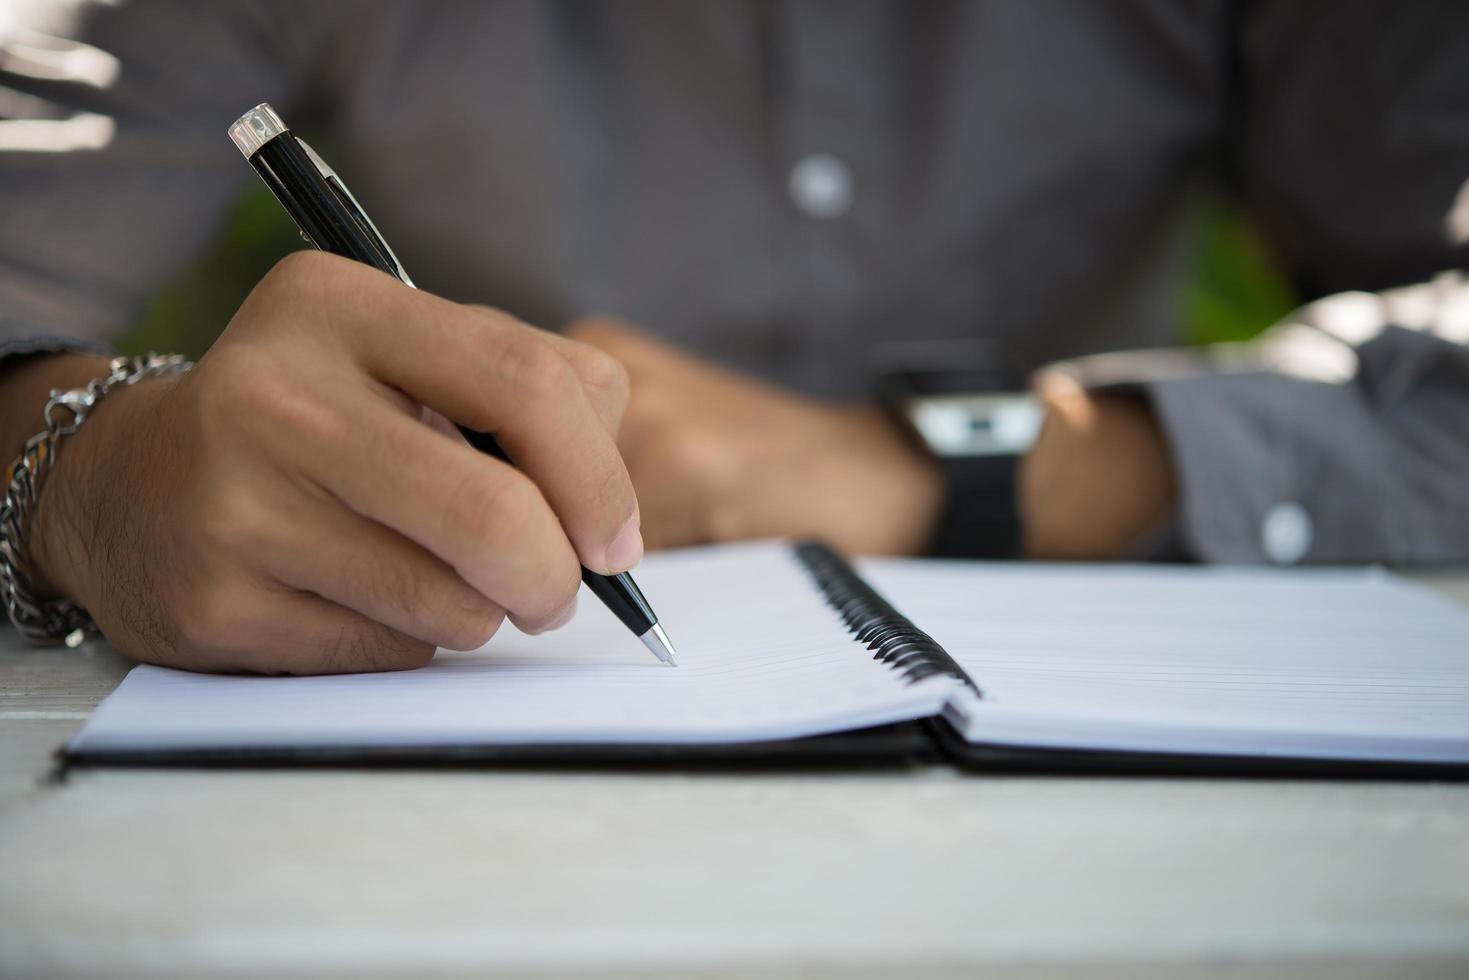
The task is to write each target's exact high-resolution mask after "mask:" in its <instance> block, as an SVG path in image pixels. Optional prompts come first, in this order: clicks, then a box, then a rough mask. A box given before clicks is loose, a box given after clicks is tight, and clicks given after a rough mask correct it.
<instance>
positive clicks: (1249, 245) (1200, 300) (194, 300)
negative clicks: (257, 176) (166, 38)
mask: <svg viewBox="0 0 1469 980" xmlns="http://www.w3.org/2000/svg"><path fill="white" fill-rule="evenodd" d="M251 184H252V186H251V187H250V190H249V192H248V193H246V195H245V196H244V197H243V198H242V199H241V200H240V202H239V204H238V205H237V207H236V208H235V210H234V212H233V214H232V215H231V216H230V219H229V222H228V224H227V225H226V228H225V230H224V233H223V235H222V236H221V237H220V239H219V240H218V241H217V242H216V243H215V246H214V248H213V249H211V250H210V251H209V253H208V254H207V255H206V256H205V257H204V258H203V259H201V260H200V261H199V262H198V263H197V264H195V265H193V266H192V267H190V268H189V269H188V270H187V271H185V272H184V273H183V274H181V275H180V276H179V277H178V278H177V279H176V280H175V281H174V282H173V283H171V284H170V285H169V287H168V288H167V289H165V290H163V291H162V292H161V293H159V294H158V295H157V296H156V297H155V298H154V299H153V301H152V302H151V303H150V304H149V305H148V307H147V308H146V309H145V311H144V312H143V315H142V316H141V318H140V319H139V321H138V322H137V324H135V325H134V326H133V328H132V329H131V330H130V331H129V332H128V334H127V336H126V337H125V338H124V339H123V340H122V341H121V342H120V343H119V348H120V349H121V350H122V351H123V352H124V353H129V354H132V353H138V354H141V353H143V352H145V351H148V350H168V351H178V352H180V353H184V354H187V355H189V356H190V357H198V356H199V355H200V354H202V353H203V352H204V347H205V346H207V344H208V342H209V338H210V337H212V336H213V335H214V334H215V333H217V332H218V331H219V330H220V329H223V327H224V325H225V324H226V323H228V322H229V319H230V317H231V316H233V315H234V312H235V310H236V309H237V308H238V307H239V305H240V302H241V300H243V299H244V298H245V295H246V294H247V293H248V292H249V291H250V288H251V287H252V286H253V285H254V284H255V283H256V282H257V281H259V279H260V277H261V276H262V275H264V274H265V271H266V270H267V269H269V268H270V267H271V266H272V265H274V264H275V262H276V261H277V260H278V259H280V257H281V256H282V255H284V254H286V253H287V252H289V251H293V250H296V249H300V248H303V247H305V245H304V243H303V242H302V241H301V238H300V237H299V236H298V235H297V233H296V229H295V226H294V225H292V224H291V222H290V220H289V219H288V218H287V217H286V216H285V214H284V213H283V212H282V211H281V209H280V207H279V206H278V205H277V204H276V203H275V202H274V201H272V200H271V198H270V192H269V191H268V190H266V189H265V187H264V186H263V185H260V184H258V183H256V182H253V181H252V182H251ZM1194 224H1195V230H1194V256H1193V259H1192V261H1191V263H1190V264H1189V270H1190V272H1189V281H1188V282H1187V283H1186V284H1185V287H1184V290H1183V294H1182V295H1183V302H1182V307H1181V317H1180V323H1179V331H1180V336H1179V339H1180V340H1181V341H1182V342H1184V343H1188V344H1208V343H1216V342H1220V341H1231V340H1248V339H1249V338H1251V337H1253V336H1255V335H1256V334H1257V333H1259V332H1260V331H1261V330H1263V329H1265V328H1266V327H1267V326H1269V325H1270V324H1271V323H1273V322H1275V321H1276V320H1278V319H1279V318H1280V317H1282V316H1284V315H1285V314H1286V313H1289V312H1290V311H1291V310H1292V309H1294V308H1295V307H1296V305H1298V298H1297V296H1296V294H1295V292H1294V291H1293V290H1292V288H1291V285H1290V283H1289V281H1288V280H1287V278H1286V277H1285V275H1284V274H1283V272H1282V271H1281V269H1280V266H1279V263H1278V262H1277V260H1276V258H1275V256H1274V255H1273V254H1272V252H1271V249H1270V247H1269V245H1268V244H1267V243H1266V242H1265V241H1264V240H1263V238H1262V237H1261V236H1260V235H1259V234H1258V233H1257V232H1256V230H1255V228H1254V226H1253V225H1252V223H1251V222H1250V220H1249V218H1248V216H1247V215H1246V214H1244V213H1243V212H1242V211H1240V210H1238V209H1237V208H1235V207H1233V206H1231V205H1230V204H1228V203H1227V201H1226V199H1225V198H1223V197H1222V196H1220V197H1207V198H1205V199H1204V200H1203V201H1202V202H1201V203H1200V205H1199V206H1198V211H1197V214H1196V216H1195V219H1194ZM408 261H409V262H411V259H409V260H408ZM199 324H206V325H208V326H207V327H206V328H205V329H203V330H201V329H200V328H199V326H198V325H199ZM541 325H542V326H557V325H556V324H541Z"/></svg>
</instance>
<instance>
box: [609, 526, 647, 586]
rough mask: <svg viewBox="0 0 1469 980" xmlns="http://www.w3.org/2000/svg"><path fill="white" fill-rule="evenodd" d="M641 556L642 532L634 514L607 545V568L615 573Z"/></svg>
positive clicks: (626, 567) (622, 570) (629, 566)
mask: <svg viewBox="0 0 1469 980" xmlns="http://www.w3.org/2000/svg"><path fill="white" fill-rule="evenodd" d="M642 558H643V534H642V531H640V530H639V529H638V519H637V517H636V516H634V517H630V518H628V520H627V523H626V524H624V525H622V530H620V531H618V532H617V537H615V538H613V539H612V543H611V544H610V545H608V546H607V569H608V571H610V572H612V573H613V574H616V573H617V572H625V571H627V570H628V569H629V568H632V567H633V566H634V565H636V564H637V563H638V562H639V561H642Z"/></svg>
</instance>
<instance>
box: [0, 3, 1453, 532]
mask: <svg viewBox="0 0 1469 980" xmlns="http://www.w3.org/2000/svg"><path fill="white" fill-rule="evenodd" d="M261 101H270V102H272V103H273V104H275V106H276V107H277V108H278V109H279V110H281V112H282V114H283V115H284V116H285V118H286V119H287V120H288V121H290V122H291V123H292V124H293V125H295V126H297V127H298V128H306V127H309V128H313V129H315V130H316V131H318V132H321V133H322V134H324V136H325V139H326V142H327V143H328V145H329V147H330V151H329V152H330V158H331V159H332V161H333V163H334V165H335V166H336V167H337V169H338V170H339V171H340V172H341V173H342V174H343V176H344V177H345V178H346V179H347V180H348V182H349V183H351V185H352V186H353V189H354V191H355V192H356V194H357V196H358V197H359V198H361V199H362V200H363V201H364V202H365V203H366V204H367V205H368V207H369V209H370V211H371V212H372V214H373V217H374V219H375V220H376V221H377V223H378V224H379V225H380V226H381V227H382V229H383V232H384V234H385V235H386V237H387V238H388V240H389V241H391V242H393V244H394V247H395V249H396V250H397V251H398V253H399V255H400V257H402V258H403V260H404V262H405V264H406V265H407V266H408V268H409V269H410V270H411V271H412V274H413V276H414V278H415V279H416V280H417V282H418V283H419V284H420V285H421V286H422V287H423V288H425V289H429V290H432V291H434V292H437V293H440V294H443V295H445V296H448V297H451V298H454V299H458V300H464V301H476V302H487V303H491V304H493V305H497V306H500V307H503V308H505V309H507V310H509V311H511V312H513V313H515V314H517V315H519V316H520V317H522V318H524V319H526V320H528V321H530V322H532V323H535V324H538V325H541V326H547V327H556V326H559V325H560V324H562V323H563V322H565V321H566V320H568V319H569V318H571V317H573V316H576V315H578V314H583V313H590V312H609V313H615V314H619V315H621V316H624V317H627V318H628V319H631V320H633V321H635V322H638V323H640V324H642V325H643V326H645V327H647V328H648V329H650V330H652V331H654V332H655V333H657V334H660V335H662V336H663V337H665V338H666V339H668V340H670V341H672V342H674V343H676V344H680V345H683V346H686V347H688V348H691V349H693V350H695V351H697V352H699V353H702V354H704V355H706V356H709V357H713V358H717V359H719V360H721V361H723V362H725V363H728V364H731V365H733V366H735V367H737V368H741V369H744V370H747V371H751V372H754V373H757V374H759V375H762V376H764V377H766V378H769V379H772V380H774V381H777V382H779V383H783V384H786V385H791V386H795V387H798V388H801V389H804V390H806V391H809V392H812V393H816V394H820V395H826V396H841V397H852V396H861V395H863V394H864V392H865V390H866V383H867V382H866V379H867V377H868V361H869V359H870V357H871V355H872V351H873V350H874V349H876V348H877V347H878V346H879V345H880V344H882V343H883V342H885V341H892V340H911V339H929V340H932V339H944V338H974V337H985V338H992V339H995V340H998V341H1001V342H1003V343H1004V344H1005V345H1007V346H1008V347H1009V348H1010V349H1011V350H1012V351H1013V352H1014V353H1015V355H1016V356H1017V357H1018V358H1019V359H1020V360H1021V361H1022V363H1024V364H1025V365H1028V366H1031V367H1034V366H1038V365H1041V364H1044V363H1046V362H1049V361H1052V360H1054V359H1057V358H1075V357H1077V356H1078V355H1084V354H1090V353H1094V352H1102V351H1119V350H1128V349H1135V348H1151V347H1160V346H1169V345H1173V344H1175V343H1176V342H1177V337H1178V331H1177V323H1178V320H1177V315H1176V306H1177V298H1178V297H1177V292H1178V286H1179V283H1180V280H1181V271H1182V269H1181V259H1180V256H1183V257H1185V259H1186V257H1187V255H1188V250H1187V248H1185V247H1183V246H1184V245H1185V244H1186V238H1185V236H1184V234H1183V230H1184V229H1185V228H1186V222H1185V221H1184V220H1183V216H1185V215H1186V213H1187V205H1188V202H1189V200H1190V198H1191V191H1193V190H1194V189H1195V188H1197V187H1198V186H1199V183H1200V181H1201V180H1202V179H1208V178H1210V177H1211V176H1212V177H1213V178H1214V179H1216V180H1217V181H1218V182H1220V183H1221V184H1222V185H1223V186H1225V187H1227V188H1228V189H1229V190H1231V191H1232V192H1234V193H1236V194H1239V195H1241V196H1242V197H1244V198H1245V199H1246V201H1247V202H1248V203H1249V204H1250V205H1251V206H1252V207H1253V209H1254V210H1255V212H1256V213H1257V214H1258V216H1259V219H1260V221H1261V222H1262V224H1263V226H1264V227H1265V228H1266V229H1267V230H1268V232H1269V233H1270V234H1271V236H1272V238H1273V239H1274V241H1275V242H1276V244H1277V245H1278V247H1279V249H1280V251H1281V253H1282V254H1283V255H1284V257H1285V259H1286V260H1287V262H1288V263H1289V267H1290V269H1291V271H1292V273H1293V274H1294V276H1295V277H1296V279H1297V281H1298V282H1299V283H1300V285H1301V287H1302V289H1303V290H1305V291H1306V292H1307V294H1309V295H1323V294H1327V293H1332V292H1336V291H1340V290H1345V289H1363V290H1378V289H1381V288H1384V287H1387V286H1390V285H1394V284H1399V283H1406V282H1411V281H1414V280H1424V279H1427V278H1428V277H1429V276H1430V275H1431V274H1432V273H1434V272H1435V271H1437V270H1441V269H1445V268H1449V267H1452V266H1454V265H1455V264H1457V263H1461V262H1462V261H1463V252H1462V251H1460V252H1457V253H1456V252H1455V250H1454V248H1453V246H1452V245H1451V244H1450V241H1449V238H1448V237H1447V236H1446V234H1445V223H1444V216H1445V213H1446V212H1447V211H1448V210H1449V208H1450V205H1451V203H1452V202H1453V200H1454V197H1455V194H1456V192H1457V191H1458V189H1459V187H1460V186H1461V185H1462V184H1463V183H1464V181H1465V179H1466V177H1469V5H1465V4H1462V3H1441V4H1432V3H1426V2H1424V3H1406V4H1404V3H1398V4H1389V3H1385V2H1383V3H1369V2H1319V3H1312V2H1305V0H1300V2H1292V3H1275V4H1243V3H1241V4H1229V3H1224V2H1210V0H1198V2H1184V0H1180V2H1164V0H1112V2H1105V3H1103V2H1090V0H1079V2H1064V0H991V2H986V0H970V2H964V3H925V2H913V0H864V2H845V0H843V2H823V0H764V2H756V0H749V2H746V0H721V2H717V3H716V2H691V0H670V2H638V3H615V4H614V3H600V4H595V3H586V2H554V0H534V2H532V0H526V2H500V3H488V2H483V3H480V2H474V3H471V2H465V3H449V2H420V3H395V2H368V0H359V2H343V3H328V2H319V3H303V2H299V0H292V2H270V0H255V2H248V3H237V2H213V3H209V4H198V3H191V2H184V0H177V2H153V0H134V2H130V3H124V4H121V5H117V6H112V5H110V4H108V5H94V4H91V3H83V2H49V3H45V2H34V0H25V2H19V3H12V5H11V11H10V19H9V20H6V19H5V15H4V14H0V117H4V121H0V344H3V346H0V352H5V353H11V354H13V353H18V352H22V351H26V350H36V349H46V348H56V347H62V346H69V345H70V346H75V345H79V344H85V343H88V342H94V343H105V341H106V340H107V338H109V337H110V336H112V335H114V334H115V333H116V332H118V331H119V330H120V329H121V328H122V327H124V326H125V325H127V324H128V323H129V322H130V321H131V320H132V319H133V318H134V317H135V316H136V314H137V312H138V310H139V308H140V305H141V304H142V303H143V302H144V301H145V300H146V299H147V297H148V296H149V295H150V293H151V292H152V291H153V290H155V289H156V288H157V287H158V285H159V284H160V283H161V282H162V281H163V280H165V279H166V278H167V277H168V276H169V275H170V274H171V273H173V272H175V271H176V270H177V269H178V268H179V267H180V266H181V265H182V264H183V263H185V262H186V261H187V260H188V259H189V258H190V257H191V256H193V255H194V254H196V253H197V252H198V251H199V250H200V249H201V248H202V247H203V246H204V245H205V244H206V243H207V242H208V241H209V240H210V238H211V236H212V235H213V234H214V233H215V231H216V230H217V226H218V224H219V221H220V219H221V217H222V216H223V215H224V213H225V212H226V210H227V209H228V207H229V205H230V203H231V202H232V201H233V200H234V199H235V198H236V196H237V195H238V193H239V192H240V190H241V188H242V187H243V186H244V185H245V184H246V182H248V181H251V180H253V179H254V178H253V175H252V174H251V172H250V170H249V168H248V167H246V166H245V164H244V163H243V161H241V160H240V158H239V156H238V154H237V153H236V151H235V150H234V148H233V147H232V146H231V145H230V143H229V141H228V140H227V139H226V138H225V137H224V129H225V127H226V126H227V125H228V124H229V123H230V122H231V121H232V120H233V119H234V118H235V117H236V116H238V115H239V114H240V113H241V112H242V111H243V110H245V109H247V108H249V107H250V106H252V105H254V104H255V103H257V102H261ZM1456 283H1458V280H1456V279H1453V278H1451V277H1449V278H1440V280H1438V285H1437V287H1435V289H1436V291H1435V292H1433V294H1432V295H1433V297H1434V299H1433V302H1434V303H1435V304H1437V305H1435V306H1434V307H1433V312H1431V313H1428V314H1423V315H1420V316H1419V321H1420V322H1418V323H1417V324H1407V325H1404V324H1399V325H1396V326H1391V327H1388V328H1386V329H1383V322H1378V323H1377V324H1376V325H1375V327H1374V328H1373V329H1370V330H1367V329H1359V330H1356V332H1355V333H1353V332H1352V331H1350V330H1348V331H1346V332H1344V333H1341V334H1340V335H1339V336H1338V335H1331V338H1332V339H1323V338H1326V337H1327V334H1325V333H1323V332H1322V330H1321V328H1320V327H1319V325H1317V324H1315V323H1313V322H1311V317H1310V316H1309V315H1305V314H1303V316H1302V318H1301V319H1300V321H1299V322H1298V323H1297V324H1296V326H1295V328H1293V329H1288V328H1285V327H1282V328H1281V329H1279V330H1277V331H1276V332H1275V335H1274V338H1273V339H1272V340H1271V341H1269V342H1267V343H1265V344H1263V345H1260V346H1257V347H1256V348H1255V349H1253V350H1252V351H1248V352H1244V353H1243V354H1240V355H1236V356H1230V357H1226V358H1220V357H1215V356H1210V357H1208V358H1187V359H1184V358H1177V357H1172V358H1164V359H1161V360H1160V359H1156V358H1153V359H1150V358H1127V359H1122V360H1118V359H1116V358H1113V359H1107V360H1104V361H1103V362H1100V367H1099V366H1098V362H1092V363H1091V364H1089V365H1083V366H1080V367H1078V370H1083V371H1086V372H1090V373H1092V374H1093V375H1094V376H1095V377H1101V376H1105V377H1106V378H1107V379H1108V380H1110V381H1113V382H1117V383H1130V384H1134V385H1137V384H1139V383H1140V384H1141V385H1142V388H1143V390H1144V391H1145V392H1146V393H1147V394H1148V395H1149V396H1150V397H1151V398H1152V400H1153V403H1154V405H1155V406H1156V407H1157V410H1158V412H1159V414H1160V416H1161V418H1162V420H1163V425H1164V428H1165V431H1166V433H1167V435H1168V438H1169V440H1170V444H1171V446H1172V451H1173V454H1174V458H1175V461H1176V464H1177V467H1178V474H1179V480H1180V485H1181V487H1182V502H1181V506H1180V511H1179V515H1178V529H1179V532H1180V534H1181V537H1182V540H1183V542H1184V544H1185V545H1186V546H1187V547H1188V549H1189V550H1190V551H1191V552H1192V553H1194V554H1195V555H1197V556H1198V557H1200V558H1204V559H1210V560H1226V561H1264V560H1277V561H1279V560H1306V561H1340V560H1392V561H1433V560H1444V559H1454V558H1459V559H1462V558H1466V557H1469V358H1466V349H1465V347H1464V346H1463V341H1464V340H1465V336H1466V334H1465V332H1463V331H1461V332H1459V333H1457V334H1455V329H1456V328H1455V327H1454V325H1453V322H1451V321H1452V320H1453V316H1454V315H1455V314H1453V313H1452V307H1453V302H1452V297H1453V296H1454V295H1455V293H1454V287H1455V284H1456ZM1446 297H1447V298H1446ZM1464 302H1465V301H1464V300H1463V299H1462V298H1461V299H1460V300H1459V305H1460V312H1459V313H1458V314H1457V316H1458V317H1459V320H1458V321H1457V322H1458V323H1459V325H1460V326H1462V325H1463V320H1464V318H1465V314H1464V313H1463V307H1464ZM1445 304H1447V305H1445ZM1385 309H1387V307H1386V306H1383V305H1382V304H1381V303H1379V312H1380V311H1381V310H1385ZM1419 312H1420V313H1422V311H1421V309H1419ZM1446 318H1447V319H1446ZM221 326H222V324H207V325H201V329H208V330H217V329H219V328H220V327H221ZM1303 331H1304V333H1303ZM1307 335H1310V336H1311V337H1313V338H1315V339H1314V340H1308V341H1305V342H1304V343H1303V342H1302V337H1305V336H1307ZM1323 343H1325V344H1326V347H1325V348H1323V347H1322V344H1323ZM1287 348H1289V349H1290V350H1292V351H1295V352H1296V353H1294V354H1283V353H1281V352H1282V351H1283V350H1286V349H1287ZM1302 351H1304V353H1301V352H1302ZM1333 351H1336V352H1338V353H1337V355H1333V353H1332V352H1333ZM1341 351H1345V354H1341V353H1340V352H1341ZM1333 356H1335V360H1334V361H1333V360H1332V357H1333ZM1343 357H1346V358H1349V359H1350V364H1349V365H1348V367H1349V369H1345V370H1344V369H1343V364H1344V363H1346V362H1345V361H1344V360H1343ZM1323 358H1324V360H1323ZM1307 362H1309V363H1307ZM1160 364H1161V367H1160V366H1159V365H1160ZM1322 364H1328V367H1325V368H1323V367H1322ZM1332 365H1334V366H1332ZM1098 383H1101V382H1100V381H1099V382H1098ZM852 492H853V493H861V492H862V488H861V487H853V488H852ZM1282 508H1284V509H1282ZM1280 515H1286V516H1285V517H1282V516H1280ZM1292 522H1293V523H1292ZM1282 542H1283V543H1282Z"/></svg>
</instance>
